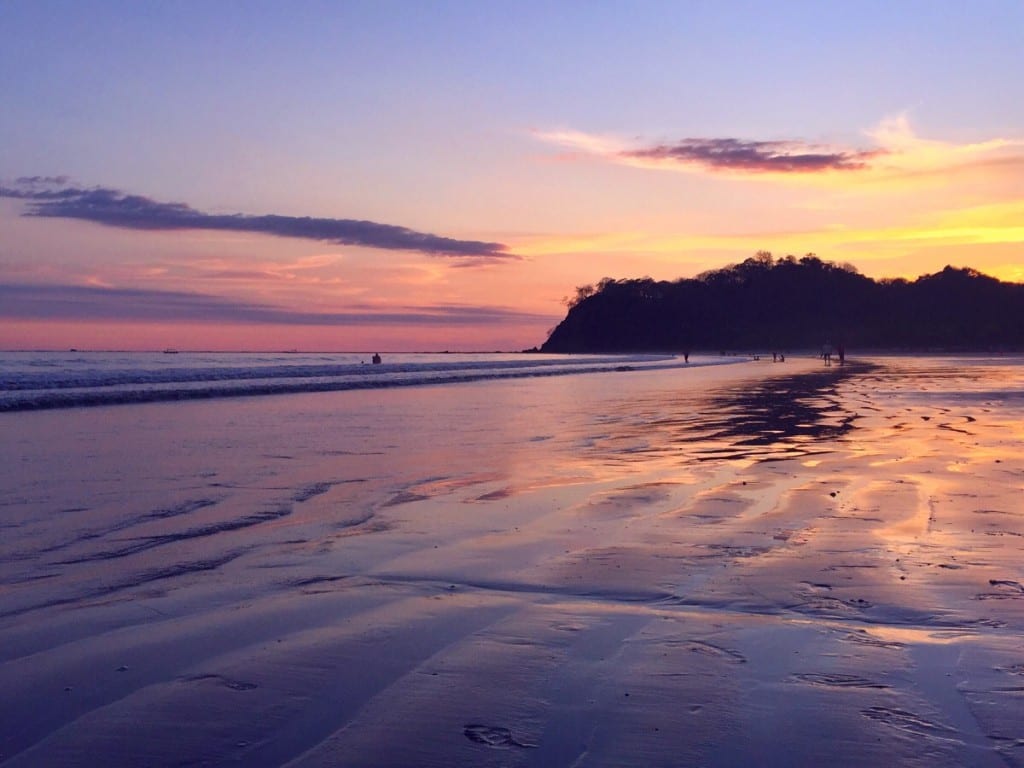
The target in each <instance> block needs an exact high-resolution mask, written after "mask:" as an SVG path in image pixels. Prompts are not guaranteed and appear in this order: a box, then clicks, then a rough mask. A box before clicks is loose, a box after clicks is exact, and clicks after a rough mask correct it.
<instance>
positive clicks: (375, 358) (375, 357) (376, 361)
mask: <svg viewBox="0 0 1024 768" xmlns="http://www.w3.org/2000/svg"><path fill="white" fill-rule="evenodd" d="M372 360H373V364H374V365H380V355H378V354H377V353H376V352H374V353H373V358H372Z"/></svg>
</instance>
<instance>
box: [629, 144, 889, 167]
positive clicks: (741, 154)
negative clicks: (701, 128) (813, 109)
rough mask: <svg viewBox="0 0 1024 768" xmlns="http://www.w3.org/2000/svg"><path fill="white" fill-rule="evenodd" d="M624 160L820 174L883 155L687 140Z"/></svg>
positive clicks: (635, 153)
mask: <svg viewBox="0 0 1024 768" xmlns="http://www.w3.org/2000/svg"><path fill="white" fill-rule="evenodd" d="M620 154H621V156H622V157H626V158H636V159H641V160H655V161H666V162H674V163H679V164H681V165H691V164H692V165H701V166H704V167H706V168H711V169H713V170H722V171H747V172H754V173H816V172H821V171H858V170H862V169H864V168H867V167H868V162H869V161H870V160H871V159H872V158H874V157H876V156H878V155H880V154H883V152H882V151H881V150H855V151H832V152H824V151H820V148H818V147H815V146H813V145H810V144H805V143H803V142H796V141H744V140H742V139H732V138H722V139H683V140H682V141H679V142H676V143H675V144H659V145H657V146H653V147H648V148H645V149H635V150H629V151H625V152H622V153H620Z"/></svg>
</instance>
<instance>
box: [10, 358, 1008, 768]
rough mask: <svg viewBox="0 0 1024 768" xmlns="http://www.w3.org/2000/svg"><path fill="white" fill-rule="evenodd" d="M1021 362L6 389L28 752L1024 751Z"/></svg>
mask: <svg viewBox="0 0 1024 768" xmlns="http://www.w3.org/2000/svg"><path fill="white" fill-rule="evenodd" d="M1022 373H1024V366H1022V365H1021V361H1020V360H1016V359H992V360H986V359H926V358H905V359H878V360H860V361H854V362H853V363H852V364H849V365H847V366H844V367H841V368H840V367H839V366H833V367H831V368H824V367H823V366H822V365H821V364H820V362H818V361H816V360H796V359H790V360H789V361H788V362H786V363H785V364H777V365H776V364H772V363H770V362H766V361H763V362H758V363H741V364H737V365H731V366H724V367H717V368H706V369H693V370H682V371H654V372H643V373H641V372H635V371H633V372H615V373H607V374H596V375H588V376H568V377H560V378H552V379H542V380H528V381H515V382H488V383H479V384H466V385H459V386H437V387H422V388H416V389H409V390H391V391H380V392H345V393H333V394H315V395H289V396H284V397H275V398H250V399H237V400H224V401H209V402H197V403H175V404H152V405H143V406H124V407H116V408H98V409H90V410H78V411H60V412H56V411H55V412H45V413H22V414H5V415H0V428H2V429H3V434H4V439H3V440H2V441H0V481H2V482H0V484H2V487H3V488H5V489H6V491H5V497H4V498H3V499H2V500H0V531H2V533H3V537H2V544H0V555H2V558H0V690H3V691H4V695H3V696H2V697H0V764H2V765H4V766H42V765H46V766H94V765H105V766H122V765H123V766H138V765H147V766H171V765H175V766H177V765H230V764H237V765H245V766H257V767H258V766H280V765H288V766H296V767H298V766H301V767H302V768H309V767H312V766H339V765H344V766H414V765H415V766H452V765H476V766H489V765H493V766H661V765H679V766H688V765H703V766H734V765H759V766H789V765H820V764H828V765H832V766H843V765H851V766H852V765H906V766H918V765H919V766H957V765H972V766H1006V765H1011V766H1012V765H1024V558H1022V556H1021V555H1022V551H1024V503H1022V502H1024V497H1022V489H1024V433H1022V432H1021V424H1022V423H1024V376H1022Z"/></svg>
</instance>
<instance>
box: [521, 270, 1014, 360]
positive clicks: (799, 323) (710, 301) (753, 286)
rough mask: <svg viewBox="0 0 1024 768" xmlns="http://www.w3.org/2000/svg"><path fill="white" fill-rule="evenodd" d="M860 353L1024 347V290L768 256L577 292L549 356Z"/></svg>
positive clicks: (964, 274) (964, 277) (943, 275)
mask: <svg viewBox="0 0 1024 768" xmlns="http://www.w3.org/2000/svg"><path fill="white" fill-rule="evenodd" d="M826 341H831V342H832V343H833V344H838V343H844V344H845V345H846V346H847V347H850V348H861V349H864V348H873V349H943V350H994V349H1024V284H1021V283H1004V282H1000V281H999V280H996V279H995V278H992V277H989V276H987V275H983V274H981V273H979V272H977V271H975V270H973V269H956V268H953V267H946V268H945V269H943V270H942V271H941V272H938V273H936V274H933V275H924V276H922V277H919V278H917V279H916V280H914V281H908V280H904V279H902V278H901V279H884V280H880V281H875V280H872V279H870V278H868V277H864V276H863V275H861V274H859V273H858V272H857V271H856V269H855V268H854V267H852V266H850V265H838V264H833V263H831V262H826V261H822V260H821V259H819V258H817V257H816V256H814V255H813V254H809V255H807V256H804V257H803V258H799V259H797V258H794V257H792V256H786V257H785V258H781V259H774V258H773V257H772V255H771V254H770V253H767V252H759V253H758V254H757V255H756V256H754V257H752V258H749V259H747V260H746V261H744V262H743V263H742V264H737V265H732V266H728V267H725V268H724V269H717V270H713V271H710V272H705V273H704V274H702V275H699V276H698V277H696V278H693V279H681V280H676V281H674V282H666V281H655V280H652V279H650V278H641V279H633V280H613V279H611V278H605V279H604V280H602V281H601V282H600V283H598V284H597V285H596V286H582V287H580V288H577V292H576V296H575V297H574V298H573V299H572V300H571V301H570V302H569V313H568V315H567V316H566V318H565V319H564V320H563V321H562V322H561V323H559V324H558V326H557V327H556V328H555V329H554V330H552V332H551V334H550V336H549V337H548V340H547V341H546V342H545V343H544V345H543V346H542V347H541V351H542V352H625V351H648V350H664V351H683V350H689V349H713V350H719V349H722V350H726V349H728V350H766V351H771V350H776V349H777V350H785V349H801V348H804V349H806V348H817V347H819V346H821V344H823V343H824V342H826Z"/></svg>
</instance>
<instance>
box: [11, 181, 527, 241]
mask: <svg viewBox="0 0 1024 768" xmlns="http://www.w3.org/2000/svg"><path fill="white" fill-rule="evenodd" d="M0 197H8V198H14V199H18V200H25V201H27V202H28V206H27V210H26V212H25V214H24V215H26V216H39V217H46V218H61V219H81V220H84V221H92V222H96V223H98V224H105V225H107V226H110V227H120V228H122V229H143V230H178V229H192V230H195V229H203V230H220V231H228V232H256V233H260V234H265V235H276V236H278V237H293V238H302V239H306V240H318V241H321V242H329V243H337V244H339V245H352V246H363V247H367V248H383V249H387V250H397V251H417V252H419V253H426V254H430V255H433V256H454V257H463V258H468V259H473V260H476V261H481V260H488V261H489V260H496V259H517V258H519V257H518V256H516V255H515V254H513V253H511V252H510V251H509V249H508V246H506V245H504V244H502V243H491V242H485V241H480V240H458V239H455V238H451V237H443V236H441V235H434V234H430V233H427V232H417V231H416V230H413V229H408V228H406V227H399V226H395V225H393V224H379V223H377V222H374V221H362V220H358V219H327V218H316V217H310V216H279V215H275V214H268V215H262V216H257V215H250V214H244V213H233V214H212V213H204V212H203V211H199V210H197V209H195V208H192V207H191V206H189V205H187V204H185V203H164V202H160V201H158V200H153V199H151V198H148V197H143V196H141V195H129V194H125V193H124V192H121V191H119V190H116V189H110V188H106V187H92V188H80V187H74V186H67V178H66V177H63V176H23V177H21V178H19V179H17V180H16V182H15V184H14V185H10V186H0Z"/></svg>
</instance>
